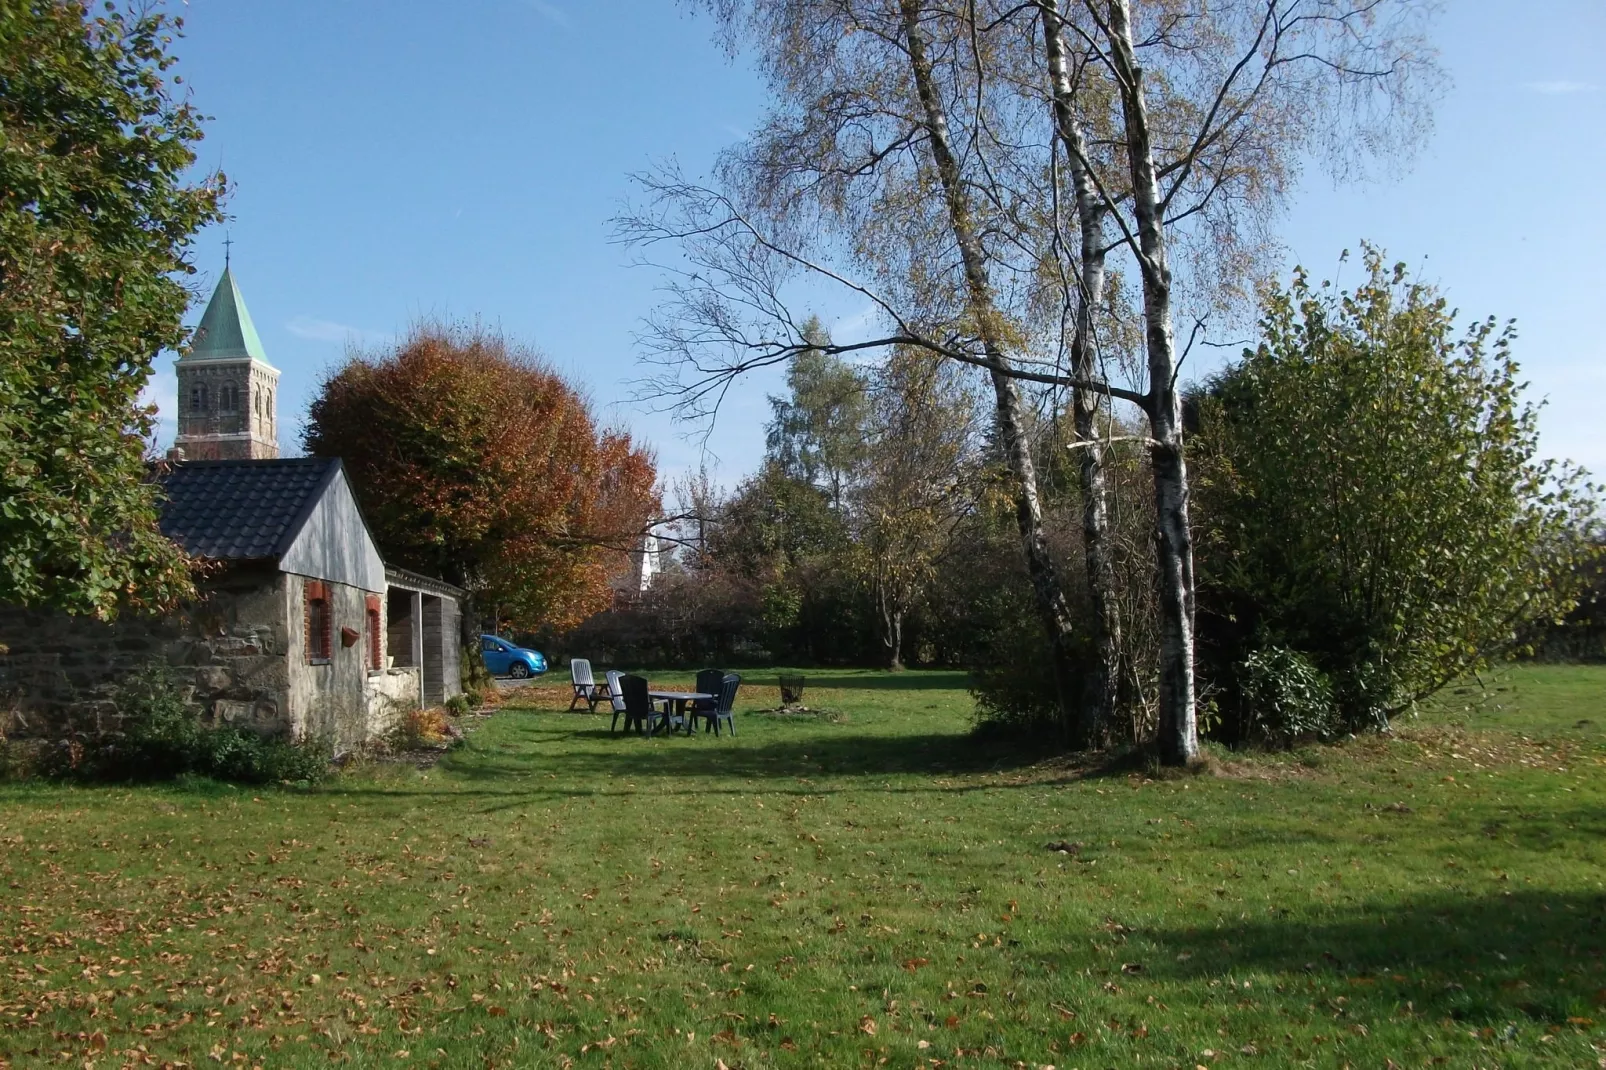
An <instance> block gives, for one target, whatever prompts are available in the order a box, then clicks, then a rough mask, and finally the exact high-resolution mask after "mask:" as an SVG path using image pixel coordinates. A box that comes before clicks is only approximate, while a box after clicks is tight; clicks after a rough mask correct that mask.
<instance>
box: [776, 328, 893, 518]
mask: <svg viewBox="0 0 1606 1070" xmlns="http://www.w3.org/2000/svg"><path fill="white" fill-rule="evenodd" d="M802 329H803V334H804V337H806V338H808V339H809V340H810V341H812V342H815V343H817V344H819V345H821V346H828V345H830V344H831V336H830V334H828V333H827V332H826V330H825V328H824V327H823V326H822V325H821V324H820V321H819V319H817V318H816V317H813V316H811V317H809V319H808V320H807V321H806V322H805V323H804V324H803V328H802ZM786 385H787V388H788V390H789V392H790V396H788V397H784V398H778V397H771V398H770V399H769V401H770V409H771V410H772V411H773V412H774V414H775V418H774V419H773V420H772V421H771V422H770V425H769V428H768V434H767V438H766V446H767V452H768V454H769V456H770V458H771V459H772V460H773V461H774V462H775V463H776V464H778V465H779V466H780V467H781V470H782V471H784V472H785V473H786V474H787V475H788V476H790V477H791V478H793V479H796V480H800V481H802V482H804V483H809V484H812V485H814V486H817V487H819V488H821V489H822V490H824V491H825V493H826V496H827V498H828V499H829V501H830V503H831V507H832V508H833V509H836V510H838V511H839V512H840V511H841V509H842V508H843V499H844V495H845V493H846V491H847V489H848V487H849V485H850V484H851V483H852V482H853V476H854V472H855V470H856V469H857V468H858V466H859V465H860V464H861V463H862V462H863V460H864V458H865V439H866V433H867V432H866V421H867V420H868V418H869V404H868V402H867V400H866V396H865V381H864V377H863V376H862V375H860V374H859V372H858V371H857V370H855V369H854V367H853V366H852V365H851V364H849V363H848V362H847V361H845V360H843V359H842V358H841V357H838V356H835V355H834V354H828V353H826V352H825V351H823V350H821V349H810V350H806V351H804V352H802V353H800V354H798V355H797V356H796V357H795V358H793V360H792V362H791V363H790V364H788V365H787V368H786Z"/></svg>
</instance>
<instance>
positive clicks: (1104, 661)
mask: <svg viewBox="0 0 1606 1070" xmlns="http://www.w3.org/2000/svg"><path fill="white" fill-rule="evenodd" d="M1041 8H1042V14H1043V41H1044V46H1045V48H1044V50H1045V53H1046V56H1047V60H1048V76H1049V86H1050V89H1051V90H1052V92H1053V99H1054V126H1055V129H1056V130H1057V131H1058V133H1059V136H1060V140H1061V141H1062V142H1063V143H1064V145H1065V151H1066V155H1067V156H1068V157H1069V166H1070V169H1071V185H1072V189H1073V191H1074V193H1075V205H1076V218H1077V229H1078V237H1079V255H1078V258H1077V260H1078V268H1079V278H1078V284H1079V285H1078V293H1077V303H1076V333H1075V335H1074V336H1073V337H1072V340H1071V375H1072V376H1074V377H1075V378H1076V379H1078V380H1081V381H1083V382H1087V381H1092V380H1096V379H1099V378H1101V376H1100V374H1099V369H1098V368H1096V367H1095V366H1094V341H1093V316H1094V313H1095V311H1096V310H1097V308H1098V306H1099V304H1100V303H1101V302H1102V301H1103V299H1104V260H1105V253H1104V212H1105V207H1104V203H1103V201H1102V200H1100V198H1099V195H1098V191H1097V190H1096V189H1095V188H1094V185H1093V180H1092V177H1091V176H1090V175H1089V174H1088V149H1087V142H1086V139H1085V138H1084V136H1083V134H1082V130H1081V127H1080V126H1079V125H1078V123H1077V121H1076V113H1075V111H1074V108H1073V105H1074V103H1075V102H1074V94H1073V92H1072V89H1071V78H1070V72H1069V71H1068V70H1067V69H1066V65H1065V64H1066V61H1065V56H1066V51H1067V50H1066V48H1065V38H1064V32H1065V28H1064V23H1063V22H1062V20H1061V17H1060V13H1059V9H1058V0H1042V3H1041ZM1098 406H1099V395H1098V394H1097V393H1096V392H1094V391H1092V390H1089V389H1087V388H1086V387H1082V386H1078V387H1074V388H1072V392H1071V407H1072V411H1073V418H1074V421H1075V427H1076V437H1077V439H1078V440H1079V441H1082V442H1092V441H1096V440H1097V438H1098V428H1097V425H1096V417H1097V415H1098ZM1077 452H1078V453H1079V455H1080V456H1079V458H1078V460H1079V462H1080V466H1079V472H1078V475H1079V477H1080V483H1081V491H1082V547H1083V558H1084V565H1085V568H1086V570H1087V590H1088V599H1089V601H1090V602H1091V604H1092V607H1093V639H1094V644H1095V646H1096V648H1097V651H1098V663H1097V666H1096V671H1095V672H1093V673H1091V674H1089V675H1090V678H1089V680H1088V682H1087V688H1086V692H1087V696H1086V699H1085V701H1084V705H1083V708H1082V718H1081V730H1080V732H1079V735H1080V737H1081V739H1080V740H1079V742H1081V743H1082V745H1084V746H1089V747H1098V746H1102V745H1103V744H1105V743H1106V742H1108V739H1109V731H1110V725H1111V722H1112V720H1113V718H1114V715H1115V710H1116V707H1117V704H1118V701H1119V699H1118V692H1117V688H1118V686H1119V681H1120V678H1121V667H1120V656H1121V618H1120V614H1119V613H1118V612H1117V602H1116V596H1115V564H1114V561H1113V560H1112V558H1111V554H1110V539H1109V532H1110V511H1109V508H1110V507H1109V486H1108V482H1107V479H1106V477H1105V473H1104V455H1103V451H1102V450H1101V449H1100V448H1099V447H1098V446H1096V445H1093V446H1086V447H1083V448H1082V449H1080V450H1078V451H1077Z"/></svg>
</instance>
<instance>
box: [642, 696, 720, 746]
mask: <svg viewBox="0 0 1606 1070" xmlns="http://www.w3.org/2000/svg"><path fill="white" fill-rule="evenodd" d="M647 697H648V698H650V699H655V700H657V701H658V702H662V703H663V704H664V728H665V729H666V730H667V729H668V728H669V727H670V723H669V717H670V712H669V711H670V710H671V708H672V709H673V710H674V716H676V717H679V718H680V720H681V723H682V724H684V725H686V734H687V735H690V734H691V720H690V718H688V717H687V716H686V705H687V703H691V702H701V701H703V700H704V699H711V698H714V697H715V696H714V695H709V694H706V693H704V692H702V691H648V692H647ZM656 731H657V729H655V728H653V727H651V726H649V727H648V729H647V734H648V735H649V736H650V735H652V734H653V733H654V732H656Z"/></svg>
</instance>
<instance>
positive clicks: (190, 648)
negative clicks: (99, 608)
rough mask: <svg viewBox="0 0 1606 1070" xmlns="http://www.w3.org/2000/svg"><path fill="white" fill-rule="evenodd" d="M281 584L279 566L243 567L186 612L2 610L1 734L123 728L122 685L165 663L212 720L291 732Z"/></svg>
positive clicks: (76, 733)
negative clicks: (105, 618) (98, 616)
mask: <svg viewBox="0 0 1606 1070" xmlns="http://www.w3.org/2000/svg"><path fill="white" fill-rule="evenodd" d="M280 582H281V580H280V577H279V574H278V573H277V571H276V570H271V569H251V568H238V567H237V568H234V569H231V570H229V571H227V572H226V573H223V574H220V575H218V576H215V577H212V578H211V579H210V580H209V582H208V590H207V592H206V594H205V596H204V597H203V598H202V599H201V601H199V602H198V603H196V604H194V605H192V606H189V607H187V608H186V609H184V610H183V611H181V612H179V613H175V614H173V615H170V616H166V617H142V616H135V615H124V616H121V617H119V618H118V619H117V620H116V621H113V622H111V623H106V622H102V621H97V620H94V619H91V618H85V617H73V616H68V615H67V614H64V613H58V612H54V611H50V610H29V609H19V608H17V607H15V606H0V648H3V650H4V653H0V731H3V732H4V733H5V734H6V735H9V736H12V737H15V738H26V737H34V738H71V737H85V736H97V735H104V734H109V733H115V732H118V731H121V729H122V717H121V714H120V712H119V710H118V708H117V704H116V702H115V701H114V699H115V696H116V694H117V691H118V688H119V687H120V686H121V685H122V683H123V682H124V681H126V680H127V679H128V678H129V677H130V676H132V675H134V674H136V673H139V672H141V671H144V670H146V669H147V668H149V667H150V666H153V665H157V666H165V667H167V668H168V669H170V670H171V671H172V673H173V675H174V677H175V680H176V682H177V683H178V685H179V686H180V687H181V688H183V689H184V690H185V691H186V699H187V701H189V702H190V703H191V704H192V705H193V706H195V707H196V708H197V709H198V710H199V711H200V712H201V714H202V715H203V717H204V718H205V719H207V720H209V721H211V722H213V723H228V724H236V725H239V726H240V727H242V728H250V729H252V730H254V731H257V732H260V733H263V734H265V735H269V734H281V733H285V732H288V731H289V730H290V722H289V717H288V709H289V705H288V703H289V685H290V681H289V672H288V666H287V663H286V657H285V654H286V640H287V638H288V632H287V629H286V627H285V621H284V615H285V611H284V605H285V600H284V594H283V591H282V589H281V587H280Z"/></svg>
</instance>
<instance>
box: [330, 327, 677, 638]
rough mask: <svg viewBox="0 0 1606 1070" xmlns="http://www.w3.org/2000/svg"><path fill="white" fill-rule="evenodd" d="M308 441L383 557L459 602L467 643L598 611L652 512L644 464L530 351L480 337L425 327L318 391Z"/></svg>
mask: <svg viewBox="0 0 1606 1070" xmlns="http://www.w3.org/2000/svg"><path fill="white" fill-rule="evenodd" d="M302 442H303V445H304V446H305V447H306V450H307V452H308V453H309V454H312V455H314V456H319V457H340V458H342V459H343V460H344V461H345V464H346V471H347V474H348V476H349V477H350V479H351V482H352V485H353V487H354V488H355V490H356V492H357V497H358V500H359V501H360V502H361V504H362V508H363V513H364V516H365V517H366V518H367V520H368V524H369V526H370V527H371V528H372V530H373V534H374V538H375V540H376V541H377V542H378V544H379V547H380V550H381V551H382V552H383V554H384V555H385V560H386V561H387V562H389V563H391V564H395V565H400V566H402V567H404V568H410V569H414V570H416V571H419V572H422V573H426V574H428V575H432V576H438V577H440V578H441V579H444V580H447V581H448V582H450V583H454V584H456V585H458V586H460V587H462V588H464V589H465V590H467V591H468V592H469V595H470V600H471V604H470V605H469V606H465V607H464V614H463V616H464V624H463V627H464V632H465V635H466V636H472V635H473V634H474V630H475V629H477V628H478V624H479V618H480V616H481V614H483V613H485V612H486V611H494V612H495V613H496V615H497V617H498V620H499V622H506V623H508V624H511V625H512V626H514V627H518V628H524V629H531V630H533V629H535V628H537V627H542V626H547V627H552V628H557V629H564V628H568V627H571V626H573V625H575V624H578V623H579V622H580V621H581V620H583V619H584V618H585V617H587V616H589V615H590V614H591V613H593V612H595V611H597V610H600V609H603V608H605V607H606V606H607V603H608V580H609V578H610V577H611V576H612V575H615V574H617V573H618V572H620V571H622V570H623V569H625V568H626V567H627V566H628V559H627V555H628V552H629V550H630V549H631V547H632V546H634V545H635V544H636V543H637V542H638V541H639V539H640V538H641V536H642V534H643V533H644V532H645V531H646V529H647V526H648V524H649V523H650V521H651V519H652V518H653V517H654V516H656V515H657V513H658V511H659V507H660V503H659V496H658V493H657V491H656V489H655V483H656V480H657V472H656V468H655V465H654V459H653V456H652V454H651V453H650V452H649V451H648V450H646V449H643V448H641V447H638V446H636V445H635V444H633V443H632V442H631V440H630V436H629V435H627V434H624V433H622V432H618V431H612V430H607V429H602V428H599V427H598V426H597V424H596V421H595V419H594V418H593V417H592V414H591V412H590V409H589V406H588V405H587V403H586V401H585V399H584V398H582V397H581V396H580V395H579V394H578V393H577V392H576V391H575V390H574V389H573V388H572V387H571V386H569V384H568V383H566V382H564V381H563V379H562V378H561V377H559V376H558V375H557V373H555V372H554V371H553V370H552V369H551V368H550V367H549V366H548V365H547V363H546V362H545V361H544V360H542V359H541V358H540V357H539V356H538V355H537V354H536V353H534V352H533V351H532V350H530V349H528V348H526V347H524V346H521V345H519V344H518V343H515V342H512V341H509V340H508V339H506V338H504V337H503V336H501V335H500V334H496V333H492V332H489V331H486V330H483V329H480V328H468V327H454V326H445V325H441V324H424V325H421V326H418V327H415V328H414V329H413V331H412V332H411V334H410V335H409V336H408V337H407V338H406V339H405V340H403V341H402V342H401V343H400V344H399V345H397V346H396V347H395V348H393V349H385V350H382V351H379V352H373V353H359V354H357V355H355V356H353V357H352V358H351V359H349V360H348V361H347V362H346V363H345V364H344V365H343V366H341V367H339V368H338V369H336V370H335V371H333V372H332V373H330V374H329V375H328V376H327V377H326V378H325V380H324V382H323V384H322V386H321V389H320V391H319V394H318V396H317V397H316V398H315V399H314V401H313V403H312V408H311V413H310V417H309V419H308V422H307V427H306V430H305V431H304V432H303V435H302Z"/></svg>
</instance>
